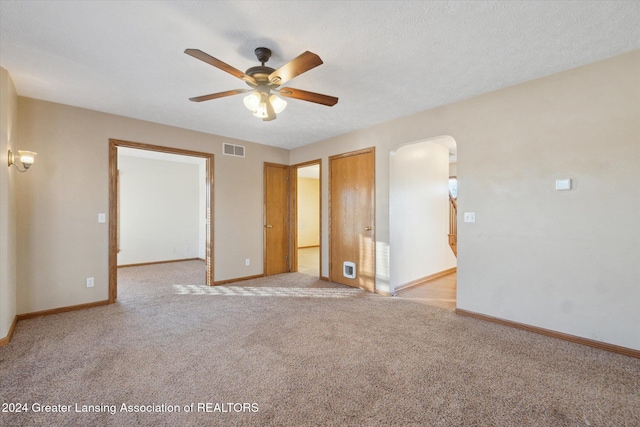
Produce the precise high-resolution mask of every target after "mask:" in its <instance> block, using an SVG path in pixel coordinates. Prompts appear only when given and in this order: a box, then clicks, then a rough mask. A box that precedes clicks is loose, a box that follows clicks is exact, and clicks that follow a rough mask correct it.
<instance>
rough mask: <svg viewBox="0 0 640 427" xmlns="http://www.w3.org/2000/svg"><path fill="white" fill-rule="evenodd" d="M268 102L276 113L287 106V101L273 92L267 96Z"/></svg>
mask: <svg viewBox="0 0 640 427" xmlns="http://www.w3.org/2000/svg"><path fill="white" fill-rule="evenodd" d="M269 102H271V105H272V106H273V111H274V112H275V113H276V114H280V113H282V112H283V111H284V109H285V108H287V101H285V100H284V99H282V98H280V97H279V96H278V95H276V94H275V93H274V94H273V95H271V96H270V97H269Z"/></svg>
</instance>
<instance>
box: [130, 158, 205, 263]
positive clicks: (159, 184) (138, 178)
mask: <svg viewBox="0 0 640 427" xmlns="http://www.w3.org/2000/svg"><path fill="white" fill-rule="evenodd" d="M204 164H205V159H203V158H194V159H193V161H191V162H189V163H187V162H176V161H169V160H162V159H155V158H154V159H148V158H141V157H137V156H123V155H119V156H118V170H119V174H118V176H119V184H120V205H119V208H120V230H119V231H120V245H119V250H120V251H119V252H118V265H129V264H140V263H147V262H157V261H168V260H177V259H189V258H198V256H199V252H200V251H199V248H198V244H199V242H200V238H199V237H200V236H199V234H200V231H201V230H202V234H206V231H205V230H204V228H203V227H201V226H200V224H199V221H198V220H199V213H200V193H204V192H205V187H206V182H205V178H202V179H200V173H199V172H200V171H199V169H200V167H202V168H203V169H204ZM201 190H202V191H201ZM203 210H204V209H203ZM203 245H204V244H203Z"/></svg>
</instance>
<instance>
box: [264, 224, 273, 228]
mask: <svg viewBox="0 0 640 427" xmlns="http://www.w3.org/2000/svg"><path fill="white" fill-rule="evenodd" d="M265 227H266V228H273V225H271V224H269V225H265Z"/></svg>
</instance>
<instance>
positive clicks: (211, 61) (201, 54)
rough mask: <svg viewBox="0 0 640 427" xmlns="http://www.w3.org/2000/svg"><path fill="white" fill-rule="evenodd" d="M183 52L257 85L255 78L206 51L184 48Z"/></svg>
mask: <svg viewBox="0 0 640 427" xmlns="http://www.w3.org/2000/svg"><path fill="white" fill-rule="evenodd" d="M184 53H186V54H187V55H191V56H193V57H194V58H196V59H199V60H200V61H204V62H206V63H207V64H209V65H213V66H214V67H216V68H219V69H221V70H222V71H225V72H227V73H229V74H231V75H232V76H235V77H237V78H239V79H242V80H244V81H245V82H249V83H252V84H254V85H257V83H256V80H255V79H254V78H253V77H251V76H250V75H248V74H245V73H243V72H242V71H240V70H238V69H237V68H234V67H232V66H231V65H229V64H227V63H226V62H222V61H220V60H219V59H217V58H214V57H213V56H211V55H209V54H207V53H204V52H203V51H201V50H199V49H185V51H184Z"/></svg>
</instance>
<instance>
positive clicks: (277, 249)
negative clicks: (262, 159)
mask: <svg viewBox="0 0 640 427" xmlns="http://www.w3.org/2000/svg"><path fill="white" fill-rule="evenodd" d="M287 272H289V166H285V165H276V164H271V163H265V164H264V274H265V276H270V275H272V274H279V273H287Z"/></svg>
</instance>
